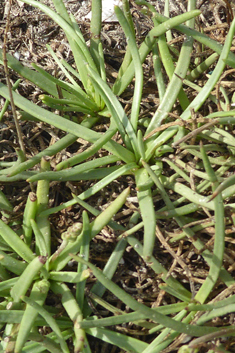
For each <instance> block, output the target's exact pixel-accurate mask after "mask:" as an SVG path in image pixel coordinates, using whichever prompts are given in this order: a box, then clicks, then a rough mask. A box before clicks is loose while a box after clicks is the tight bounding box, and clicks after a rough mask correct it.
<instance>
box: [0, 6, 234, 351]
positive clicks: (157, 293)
mask: <svg viewBox="0 0 235 353" xmlns="http://www.w3.org/2000/svg"><path fill="white" fill-rule="evenodd" d="M45 3H46V4H51V3H52V2H51V1H48V0H46V1H45ZM151 3H152V4H153V5H155V6H156V8H157V10H158V11H161V12H163V3H164V1H152V2H151ZM201 4H202V6H201V9H202V11H203V14H202V16H201V17H200V26H202V27H203V28H204V29H205V31H208V33H210V35H211V36H212V37H216V38H217V39H219V40H220V41H221V42H224V39H225V35H226V33H227V30H228V27H229V23H230V21H231V19H232V11H231V9H232V8H233V6H234V5H233V3H231V2H230V1H227V0H226V1H222V0H218V1H203V2H202V1H198V7H200V5H201ZM229 5H231V7H230V6H229ZM185 6H187V1H177V0H175V1H171V2H170V8H171V14H172V15H176V14H179V13H182V12H184V11H186V7H185ZM66 7H67V8H68V10H69V11H71V12H72V13H73V14H74V16H75V18H76V19H77V21H78V23H79V25H80V28H81V30H82V32H83V35H84V38H85V39H86V40H87V42H88V43H89V35H90V34H89V28H90V27H89V21H87V20H84V16H85V15H86V14H87V13H88V12H89V10H90V3H89V2H88V1H74V0H68V1H67V2H66ZM131 9H132V13H133V17H134V21H135V25H136V31H137V39H138V41H139V42H141V41H142V39H143V38H144V36H145V35H146V33H147V32H148V31H149V29H150V28H151V27H152V22H151V20H150V19H149V18H148V17H146V16H144V15H142V14H141V13H140V8H139V7H138V6H137V5H135V4H134V1H131ZM4 11H5V4H4V2H1V3H0V44H1V41H3V36H4V28H5V17H4V13H5V12H4ZM211 26H216V27H215V28H214V30H213V31H212V29H211V28H212V27H211ZM174 36H175V39H174V40H175V43H178V45H180V43H181V42H182V40H183V37H182V36H180V35H179V34H177V33H174ZM102 42H103V46H104V53H105V55H106V61H107V72H108V79H109V81H110V82H111V83H112V81H113V80H114V78H115V76H116V73H117V70H118V68H119V66H120V62H121V60H122V57H123V55H124V52H125V43H126V42H125V37H124V34H123V32H122V30H121V28H120V26H119V25H118V24H117V23H106V24H104V25H103V28H102ZM47 43H49V44H50V45H51V46H52V48H53V49H54V51H55V52H56V53H57V55H58V56H60V57H63V58H64V59H66V60H67V61H69V62H72V60H73V58H72V56H71V51H70V48H69V45H68V43H67V41H66V39H65V37H64V34H63V31H62V30H61V29H60V28H59V26H57V25H55V24H54V23H53V21H52V20H50V19H49V18H48V17H47V16H46V15H45V14H43V13H41V12H40V11H38V10H36V9H34V8H33V7H31V6H28V5H25V4H23V3H21V2H20V1H14V2H13V7H12V11H11V31H10V33H9V37H8V51H9V53H11V54H13V55H14V56H16V57H18V58H19V59H20V60H21V61H22V62H23V63H24V64H25V65H28V66H30V64H31V63H32V62H34V63H36V64H37V65H39V66H41V67H43V68H44V69H45V70H47V71H48V72H50V73H53V74H55V72H56V70H57V69H56V67H55V64H54V62H53V60H52V58H51V57H50V55H49V54H48V52H47V49H46V47H45V44H47ZM209 53H210V52H209V51H208V55H209ZM144 69H145V89H144V97H143V102H142V109H141V114H142V116H143V117H144V116H151V112H152V111H154V110H155V107H156V105H157V104H158V95H157V92H156V85H155V80H154V77H153V71H152V69H151V68H150V65H148V61H146V62H145V64H144ZM57 74H58V75H59V76H60V77H62V74H61V73H60V72H59V73H57ZM4 77H5V74H4V70H3V67H0V80H1V82H5V79H4ZM16 78H17V76H16V75H15V74H14V73H13V72H11V79H12V80H13V81H15V80H16ZM202 80H203V78H202ZM131 90H132V87H130V88H129V90H127V91H126V92H125V93H124V94H123V96H122V100H121V102H122V103H123V105H124V106H125V109H126V111H127V112H128V111H129V109H130V101H129V99H130V94H131ZM19 92H20V93H21V94H22V95H24V96H26V97H27V98H28V99H31V100H32V101H33V102H35V103H36V102H38V96H39V94H40V93H41V91H40V90H39V89H38V88H35V87H34V86H33V85H32V84H31V83H29V82H26V81H23V82H22V83H21V85H20V88H19ZM189 94H190V92H189ZM3 102H4V101H3V99H2V98H1V97H0V104H3ZM205 109H210V108H208V107H206V108H205ZM212 109H213V107H212ZM96 129H97V130H99V131H105V130H106V126H103V125H102V124H100V125H99V126H97V127H96ZM22 130H23V134H24V143H25V148H26V152H27V156H28V158H30V156H32V155H34V154H36V153H38V152H39V151H40V150H41V149H44V148H45V147H47V146H48V145H49V144H51V143H53V141H56V140H57V139H58V138H60V137H61V132H58V131H57V130H56V129H53V128H52V127H51V126H46V125H45V124H41V123H39V124H37V123H32V122H22ZM0 139H1V141H0V160H1V161H11V160H15V159H16V153H15V146H16V145H17V137H16V134H15V128H14V123H13V119H12V116H11V111H8V112H7V114H6V116H5V118H4V119H3V121H2V122H1V131H0ZM86 147H87V145H86V143H85V141H83V140H82V139H79V140H78V141H77V143H75V144H74V145H73V146H71V147H70V148H69V149H68V150H67V151H66V152H65V154H66V155H67V156H72V155H73V154H74V153H77V152H78V151H80V150H83V149H84V148H86ZM100 155H102V151H100ZM62 158H64V157H63V156H56V158H55V159H54V163H58V162H59V161H60V160H61V159H62ZM167 168H169V167H167ZM170 172H171V171H170V170H166V173H170ZM133 184H134V181H133V180H132V178H131V177H127V178H125V179H124V178H122V179H120V180H118V181H116V182H115V183H113V184H112V185H111V186H109V187H107V188H105V189H104V190H103V191H102V192H100V193H98V194H97V195H95V196H94V197H92V198H91V199H90V200H89V203H90V204H91V205H92V206H95V207H97V208H99V207H102V208H104V207H106V206H107V205H108V204H109V203H110V202H111V201H112V200H114V199H115V198H116V196H117V195H118V194H119V193H120V191H122V190H123V189H124V188H125V187H126V186H127V185H130V186H132V185H133ZM89 186H90V182H87V183H84V182H73V183H66V185H64V184H63V185H61V183H57V182H54V183H52V185H51V194H50V203H51V206H56V205H58V204H60V203H61V202H65V201H67V200H69V199H70V198H71V190H72V192H76V193H77V194H79V193H80V192H81V191H83V190H84V189H86V188H88V187H89ZM0 187H1V190H3V191H4V193H5V194H6V195H8V198H9V200H10V202H11V203H12V204H13V205H14V207H15V208H14V215H12V217H13V216H14V217H15V218H16V219H17V218H20V217H22V212H23V209H24V206H25V201H26V197H27V195H28V192H29V190H30V186H29V185H28V183H26V182H25V181H20V182H17V183H10V184H2V185H0ZM155 202H156V210H157V209H159V208H160V207H162V206H163V202H162V201H161V200H160V199H159V198H158V196H156V199H155ZM137 207H138V204H137V203H136V192H135V189H134V188H132V191H131V196H130V198H129V199H128V202H127V203H126V205H125V207H124V209H123V211H122V212H120V213H119V214H118V215H117V216H116V220H118V221H119V222H120V223H121V224H124V225H125V224H127V222H128V220H129V218H130V216H131V214H132V213H133V211H134V210H136V209H137ZM81 213H82V209H81V208H80V207H78V206H74V207H72V208H70V209H67V210H65V211H62V212H60V213H58V214H56V215H54V216H53V217H51V219H50V220H51V223H52V227H53V230H54V247H55V249H56V247H57V246H58V239H59V238H60V234H61V233H62V232H63V231H65V230H66V229H67V227H68V226H70V225H71V224H73V222H74V221H79V220H81ZM210 216H211V215H208V217H210ZM202 217H203V218H205V215H204V214H203V216H202ZM159 226H160V227H162V229H164V231H165V236H166V237H170V236H172V234H177V232H180V229H178V228H177V226H176V224H174V222H173V223H172V222H171V221H163V220H162V221H161V222H160V223H159ZM233 231H234V230H233V228H231V226H230V225H228V227H227V233H228V234H229V233H232V232H233ZM213 233H214V227H208V228H206V229H205V230H204V232H203V233H198V237H200V238H201V239H203V241H204V242H205V246H207V247H208V248H210V249H211V248H212V246H213ZM116 236H117V234H114V233H113V232H112V231H111V230H110V229H108V228H107V229H104V230H103V231H102V233H101V234H100V235H99V236H97V237H96V239H95V240H94V242H93V244H92V247H91V261H92V262H93V263H95V264H96V265H97V266H99V267H101V268H103V267H104V264H105V262H106V261H107V259H108V258H109V256H110V254H111V252H112V250H113V248H114V246H115V244H116ZM136 236H137V237H139V239H140V240H141V239H142V232H141V231H140V232H139V234H136ZM172 249H173V251H174V252H175V253H177V255H178V256H180V257H181V258H182V259H183V260H184V262H185V264H186V265H187V266H188V269H189V271H190V273H191V276H192V277H193V282H194V286H195V290H197V288H198V286H200V284H201V283H202V282H203V281H204V279H205V278H206V277H207V274H208V267H207V265H206V264H205V262H204V261H203V259H202V257H201V256H200V254H198V253H196V252H195V249H194V246H193V244H191V243H190V242H189V241H185V240H181V241H179V242H178V243H175V244H174V245H172ZM154 255H155V256H156V258H157V259H158V260H159V261H160V262H161V263H162V264H163V265H164V266H165V267H166V268H167V269H170V268H171V274H173V275H174V276H175V277H177V279H179V280H180V281H181V282H182V283H183V284H184V285H185V286H186V287H187V288H189V278H188V276H187V275H186V273H185V269H184V268H182V267H181V266H180V265H179V264H178V263H177V261H176V262H174V259H173V258H172V256H171V255H170V254H169V252H168V250H167V249H166V248H165V246H164V244H161V242H160V241H159V240H158V241H157V243H156V248H155V252H154ZM234 256H235V248H234V242H233V240H231V239H230V240H229V241H228V243H227V248H226V256H225V262H224V266H225V267H226V269H228V270H229V272H231V273H232V274H234V270H233V266H232V264H233V262H234V260H233V259H234ZM172 264H173V265H174V266H173V268H172ZM114 280H115V281H116V282H117V283H118V284H119V285H120V286H121V287H123V288H124V289H125V290H126V291H127V292H128V293H131V294H132V295H133V297H135V298H136V299H138V300H139V301H141V302H143V303H145V304H146V305H149V306H157V305H165V304H170V303H174V302H175V299H174V297H171V296H169V295H168V294H166V293H165V292H164V291H162V290H159V288H158V284H159V283H161V279H160V277H159V278H158V277H157V276H156V275H155V274H154V273H153V271H152V270H151V269H150V268H148V267H146V266H145V264H144V262H143V261H142V260H141V259H140V258H139V257H138V256H137V255H136V252H135V251H133V250H132V249H131V247H129V248H127V251H126V253H125V256H124V258H123V262H122V263H121V264H120V266H119V269H118V271H117V273H116V276H115V279H114ZM90 282H91V283H93V279H91V280H90ZM224 289H225V288H224V286H223V284H222V283H218V285H217V287H216V288H215V289H214V293H213V297H216V295H217V294H218V293H220V292H222V291H223V290H224ZM105 299H106V300H107V301H109V302H110V303H111V304H113V305H114V306H116V307H121V303H119V302H118V301H117V299H116V298H115V297H114V296H112V295H111V294H107V295H106V298H105ZM210 299H212V298H210ZM122 309H124V308H122ZM97 310H98V312H97V313H98V315H99V316H102V317H105V315H106V314H107V313H106V312H104V311H102V310H101V309H100V308H98V309H97ZM99 310H101V311H99ZM126 310H128V308H126ZM214 324H215V325H216V326H218V325H225V324H234V316H233V314H231V315H227V316H226V317H223V318H220V319H218V320H217V321H216V322H215V323H214ZM115 329H116V330H117V331H119V332H122V333H127V334H129V335H133V336H134V337H137V338H139V339H143V340H144V341H146V342H149V341H151V340H152V337H149V336H147V335H145V332H144V331H142V330H141V329H140V328H139V327H135V326H133V325H132V324H130V325H126V327H124V326H122V327H116V328H115ZM215 343H216V342H215ZM179 344H180V342H179ZM227 346H228V349H230V351H231V352H235V346H234V344H233V342H232V340H231V341H229V340H228V343H227ZM91 347H92V352H94V353H98V352H102V353H106V352H107V353H108V352H112V353H115V352H120V350H119V349H117V348H115V347H110V345H105V344H103V343H101V342H98V341H94V342H93V343H92V342H91ZM167 351H169V352H174V351H177V347H176V346H175V347H171V348H170V349H169V350H167ZM203 351H207V348H205V350H204V348H202V350H201V352H203Z"/></svg>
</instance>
